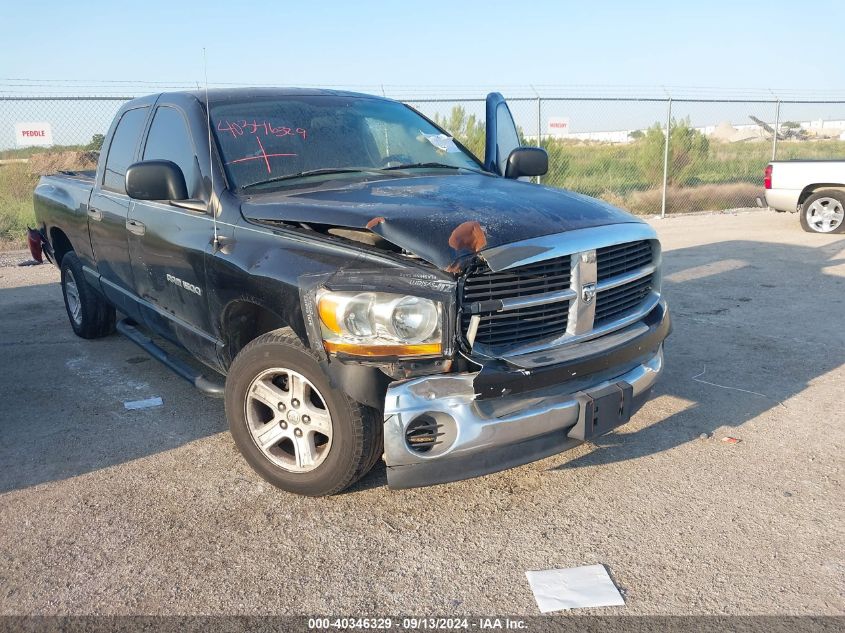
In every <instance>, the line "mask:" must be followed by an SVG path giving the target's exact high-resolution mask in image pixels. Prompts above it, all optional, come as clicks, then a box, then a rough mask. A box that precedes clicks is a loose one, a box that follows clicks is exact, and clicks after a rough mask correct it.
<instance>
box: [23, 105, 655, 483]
mask: <svg viewBox="0 0 845 633" xmlns="http://www.w3.org/2000/svg"><path fill="white" fill-rule="evenodd" d="M486 109H487V111H486V143H487V145H486V149H485V157H484V160H483V161H481V160H479V159H477V158H476V157H475V156H473V155H472V154H471V153H470V152H469V151H468V150H467V149H466V148H465V147H463V146H462V145H461V143H459V142H458V141H457V140H456V139H453V138H451V137H450V136H449V135H448V133H447V132H446V131H444V130H443V129H441V128H439V127H438V126H437V125H436V124H434V123H433V122H432V121H430V120H429V119H427V118H425V117H424V116H422V115H421V114H419V113H418V112H416V111H415V110H414V109H412V108H410V107H408V106H407V105H404V104H402V103H398V102H395V101H391V100H388V99H383V98H378V97H372V96H367V95H361V94H353V93H348V92H339V91H324V90H297V89H236V90H212V91H210V92H208V94H206V93H204V92H176V93H168V94H159V95H153V96H149V97H144V98H139V99H135V100H133V101H130V102H128V103H126V104H125V105H124V106H123V107H122V108H121V109H120V111H119V112H118V113H117V115H116V117H115V119H114V122H113V123H112V125H111V128H110V129H109V131H108V134H107V135H106V138H105V143H104V145H103V150H102V152H101V155H100V160H99V164H98V167H97V170H96V173H80V172H77V173H61V174H56V175H53V176H46V177H44V178H42V179H41V181H40V182H39V184H38V187H37V189H36V191H35V211H36V217H37V219H38V227H37V231H38V232H37V234H36V236H37V238H36V239H35V242H36V243H37V244H38V248H41V249H43V251H44V253H45V254H46V255H47V256H48V258H49V259H50V260H51V261H52V262H54V263H55V264H56V265H57V266H58V267H59V268H60V270H61V281H62V283H61V285H62V290H63V293H64V298H65V305H66V307H67V313H68V316H69V318H70V323H71V326H72V327H73V329H74V331H75V332H76V333H77V334H78V335H79V336H81V337H84V338H95V337H101V336H106V335H109V334H111V333H112V332H114V330H115V329H117V330H118V331H120V332H121V333H123V334H124V335H126V336H128V337H129V338H130V339H132V340H133V341H134V342H135V343H137V344H139V345H141V346H142V347H144V349H146V350H147V351H149V352H150V353H151V354H152V355H154V356H155V357H156V358H158V359H159V360H161V361H162V362H164V363H165V364H167V365H168V366H169V367H170V368H171V369H173V370H174V371H176V372H177V373H179V374H180V375H181V376H183V377H185V378H187V379H189V380H190V381H192V382H193V383H194V384H195V385H196V386H197V387H199V388H200V389H201V390H203V391H205V392H207V393H211V394H217V395H225V409H226V416H227V418H228V421H229V425H230V428H231V432H232V436H233V437H234V440H235V442H236V444H237V446H238V448H239V449H240V451H241V452H242V453H243V455H244V457H245V458H246V459H247V461H248V462H249V463H250V464H251V465H252V467H253V468H254V469H255V470H256V471H257V472H258V473H259V474H260V475H261V476H262V477H264V478H265V479H267V480H268V481H270V482H271V483H273V484H275V485H277V486H279V487H281V488H283V489H285V490H289V491H293V492H296V493H300V494H307V495H326V494H333V493H336V492H338V491H340V490H342V489H344V488H346V487H347V486H349V485H350V484H352V483H353V482H355V481H356V480H358V479H359V478H360V477H362V476H363V475H364V474H366V473H367V472H368V471H369V470H370V469H371V468H372V467H373V466H374V465H375V464H376V462H377V461H378V460H379V459H380V458H383V459H384V461H385V462H386V464H387V477H388V483H389V485H390V486H391V487H397V488H403V487H411V486H420V485H428V484H435V483H443V482H447V481H453V480H457V479H464V478H467V477H472V476H476V475H480V474H484V473H489V472H493V471H497V470H501V469H504V468H509V467H512V466H515V465H518V464H523V463H526V462H529V461H532V460H536V459H539V458H541V457H545V456H548V455H552V454H555V453H558V452H560V451H563V450H564V449H567V448H569V447H571V446H574V445H576V444H577V443H579V442H583V441H586V440H589V439H590V438H592V437H595V436H597V435H600V434H603V433H606V432H608V431H610V430H612V429H614V428H616V427H617V426H619V425H620V424H623V423H625V422H626V421H627V420H628V419H629V418H630V416H631V414H632V413H633V412H634V411H636V410H637V408H638V407H639V406H640V405H641V404H642V403H643V401H644V400H645V399H646V397H647V396H648V394H649V392H650V390H651V387H652V385H653V384H654V382H655V380H656V379H657V377H658V376H659V374H660V373H661V371H662V369H663V340H664V339H665V338H666V336H667V335H668V334H669V330H670V321H669V314H668V310H667V307H666V304H665V302H664V300H663V299H662V298H661V295H660V260H661V253H660V244H659V242H658V240H657V239H656V235H655V232H654V231H653V230H652V229H651V228H650V227H649V226H648V225H647V224H645V223H643V222H641V221H640V220H638V219H636V218H635V217H633V216H631V215H629V214H627V213H625V212H623V211H620V210H619V209H616V208H614V207H612V206H610V205H608V204H605V203H604V202H601V201H599V200H595V199H592V198H588V197H585V196H582V195H578V194H575V193H571V192H568V191H562V190H557V189H552V188H549V187H544V186H540V185H537V184H533V183H530V182H525V181H526V180H527V177H530V176H536V175H541V174H543V173H545V171H546V169H547V166H548V158H547V156H546V153H545V152H544V151H543V150H542V149H538V148H530V147H521V146H520V143H519V136H518V132H517V128H516V126H515V124H514V121H513V118H512V116H511V113H510V111H509V109H508V106H507V104H506V102H505V101H504V99H502V97H501V96H500V95H498V94H496V93H494V94H491V95H489V96H488V98H487V106H486ZM39 254H40V253H39ZM116 312H119V313H121V314H122V315H124V316H123V317H122V318H121V320H120V321H119V322H118V321H117V319H116ZM142 331H146V332H147V333H149V334H152V335H155V336H157V337H160V338H162V339H166V340H169V341H170V342H172V343H175V344H177V345H178V346H179V347H181V348H182V349H183V350H185V351H186V352H187V353H188V354H189V355H190V356H192V357H193V358H195V359H198V360H199V361H201V363H202V364H204V365H206V366H207V367H208V368H210V369H211V370H213V372H207V374H208V375H210V376H211V378H209V377H207V376H205V375H203V374H202V373H201V372H200V371H198V370H197V369H196V368H195V367H196V366H197V364H192V363H190V362H186V360H185V359H182V358H179V357H178V356H179V355H178V354H168V353H166V352H165V351H164V349H162V347H160V346H159V345H157V344H156V343H154V342H153V340H152V339H151V338H148V336H146V335H145V334H143V333H142ZM216 375H223V376H225V377H226V378H225V385H224V383H223V381H222V379H221V378H217V379H215V378H214V376H216Z"/></svg>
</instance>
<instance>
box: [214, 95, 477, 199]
mask: <svg viewBox="0 0 845 633" xmlns="http://www.w3.org/2000/svg"><path fill="white" fill-rule="evenodd" d="M211 126H212V130H213V131H214V134H215V136H216V138H217V143H218V146H219V148H220V153H221V155H222V159H223V163H224V165H225V169H226V174H227V176H228V177H229V181H230V183H231V184H232V185H233V186H234V187H236V188H239V189H241V188H244V187H249V186H252V185H258V184H259V183H265V182H267V183H268V185H267V186H271V185H270V184H269V182H268V181H275V184H276V186H281V185H282V184H290V183H291V182H292V181H293V180H296V179H297V178H298V177H302V178H308V177H317V176H318V175H324V177H325V174H327V173H332V174H333V177H345V178H350V177H352V178H354V177H356V175H357V176H358V177H360V176H361V175H362V174H363V175H368V174H372V172H374V171H375V172H378V173H385V174H391V173H392V174H394V175H396V173H395V171H386V172H380V170H397V169H401V168H403V167H407V168H408V169H444V170H445V169H449V170H450V172H451V173H460V172H459V171H455V170H456V168H457V169H459V170H460V169H470V170H473V171H479V170H480V169H481V166H480V164H479V163H478V162H477V161H476V160H475V158H474V157H472V156H471V155H470V154H469V153H468V152H467V151H466V150H464V149H463V148H462V147H460V146H459V145H458V144H457V143H455V141H454V140H453V139H452V138H451V137H449V136H447V135H445V134H443V132H442V131H441V130H440V129H438V128H437V127H435V126H434V125H433V124H432V123H430V122H429V121H427V120H426V119H425V118H423V117H422V116H421V115H419V114H418V113H417V112H415V111H414V110H412V109H411V108H409V107H407V106H405V105H404V104H401V103H397V102H393V101H383V100H380V99H369V98H364V97H340V96H334V95H317V96H313V95H312V96H291V97H287V96H286V97H276V98H272V99H260V98H259V99H250V100H248V101H243V102H228V101H227V102H224V103H219V104H217V105H212V108H211ZM334 170H337V171H334ZM309 172H317V173H316V174H311V175H310V176H309ZM320 172H322V174H320ZM297 175H299V176H297ZM289 177H294V178H289ZM280 180H284V181H285V182H284V183H281V182H279V181H280Z"/></svg>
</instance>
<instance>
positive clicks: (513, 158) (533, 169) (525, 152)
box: [505, 147, 549, 178]
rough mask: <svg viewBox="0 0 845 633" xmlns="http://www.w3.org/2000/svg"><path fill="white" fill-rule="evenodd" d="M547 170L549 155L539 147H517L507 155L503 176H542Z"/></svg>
mask: <svg viewBox="0 0 845 633" xmlns="http://www.w3.org/2000/svg"><path fill="white" fill-rule="evenodd" d="M547 171H549V155H548V154H547V153H546V150H544V149H543V148H541V147H517V148H516V149H515V150H513V151H512V152H511V153H510V156H508V162H507V165H506V166H505V178H520V177H521V176H542V175H544V174H545V173H546V172H547Z"/></svg>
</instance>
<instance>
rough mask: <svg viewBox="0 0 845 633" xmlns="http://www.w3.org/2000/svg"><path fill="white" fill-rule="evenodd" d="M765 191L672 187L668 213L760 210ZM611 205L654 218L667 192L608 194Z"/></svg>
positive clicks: (742, 186)
mask: <svg viewBox="0 0 845 633" xmlns="http://www.w3.org/2000/svg"><path fill="white" fill-rule="evenodd" d="M762 195H763V188H762V187H761V186H759V185H753V184H749V183H745V182H735V183H729V184H720V185H699V186H697V187H669V188H668V189H667V191H666V213H686V212H689V211H721V210H723V209H741V208H747V207H756V206H757V198H758V197H762ZM600 197H601V198H602V199H603V200H607V201H608V202H609V203H611V204H613V205H616V206H618V207H622V208H623V209H626V210H628V211H631V212H632V213H637V214H640V215H650V214H654V213H660V205H661V200H662V197H663V191H662V190H661V189H660V188H655V189H646V190H645V191H632V192H630V193H628V194H627V195H624V196H623V195H619V194H614V193H605V194H602V195H601V196H600Z"/></svg>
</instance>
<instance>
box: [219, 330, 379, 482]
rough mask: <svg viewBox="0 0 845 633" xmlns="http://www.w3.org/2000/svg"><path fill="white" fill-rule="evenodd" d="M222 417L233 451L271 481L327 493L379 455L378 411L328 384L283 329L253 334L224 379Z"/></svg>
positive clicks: (367, 467)
mask: <svg viewBox="0 0 845 633" xmlns="http://www.w3.org/2000/svg"><path fill="white" fill-rule="evenodd" d="M226 417H227V419H228V421H229V429H230V430H231V432H232V437H233V438H234V440H235V444H236V445H237V447H238V449H239V450H240V452H241V454H242V455H243V456H244V458H245V459H246V460H247V462H248V463H249V464H250V466H252V468H253V469H255V471H256V472H257V473H258V474H259V475H261V476H262V477H263V478H264V479H266V480H267V481H269V482H270V483H271V484H273V485H275V486H278V487H279V488H282V489H283V490H287V491H289V492H294V493H297V494H302V495H308V496H323V495H331V494H335V493H337V492H340V491H341V490H343V489H344V488H346V487H348V486H350V485H351V484H352V483H354V482H355V481H357V480H358V479H360V478H361V477H363V476H364V475H365V474H366V473H367V472H368V471H369V470H370V469H371V468H372V467H373V465H374V464H375V462H376V461H377V459H378V457H379V455H380V454H381V446H382V444H381V438H382V434H381V419H380V416H379V415H378V412H377V411H375V410H374V409H371V408H369V407H366V406H364V405H362V404H360V403H358V402H356V401H354V400H352V399H351V398H350V397H349V396H347V395H346V394H344V393H343V392H341V391H339V390H337V389H334V388H333V387H332V386H331V385H330V384H329V381H328V378H327V377H326V375H325V374H324V373H323V371H322V370H321V369H320V366H319V364H318V363H317V359H316V356H315V355H314V354H313V352H311V350H310V349H308V348H307V347H305V346H304V345H303V344H302V343H301V342H300V341H299V339H298V338H297V337H296V335H295V334H294V333H293V332H292V330H290V329H289V328H282V329H279V330H275V331H273V332H269V333H267V334H264V335H262V336H259V337H258V338H256V339H255V340H254V341H252V342H251V343H249V344H248V345H247V346H246V347H245V348H244V349H243V350H241V352H240V353H239V354H238V355H237V357H236V358H235V360H234V362H233V363H232V366H231V367H230V368H229V372H228V376H227V378H226Z"/></svg>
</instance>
